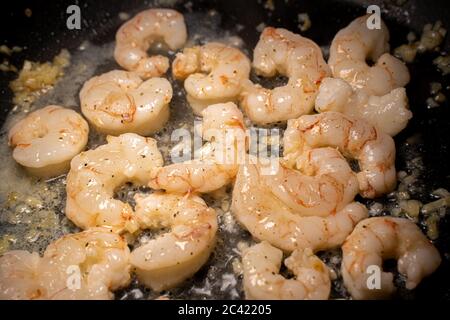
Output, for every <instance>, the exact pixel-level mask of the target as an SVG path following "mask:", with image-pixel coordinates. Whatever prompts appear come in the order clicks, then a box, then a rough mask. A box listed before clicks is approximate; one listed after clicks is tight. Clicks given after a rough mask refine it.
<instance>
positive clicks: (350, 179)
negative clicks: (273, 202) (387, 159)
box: [260, 148, 359, 217]
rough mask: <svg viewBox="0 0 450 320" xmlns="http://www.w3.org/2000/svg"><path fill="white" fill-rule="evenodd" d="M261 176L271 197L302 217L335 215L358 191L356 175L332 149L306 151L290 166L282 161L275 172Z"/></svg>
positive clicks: (337, 152)
mask: <svg viewBox="0 0 450 320" xmlns="http://www.w3.org/2000/svg"><path fill="white" fill-rule="evenodd" d="M274 171H275V170H274ZM260 179H261V181H260V182H261V183H264V184H266V185H267V187H268V188H269V189H270V191H271V193H272V194H273V195H274V196H276V197H277V198H278V199H279V200H281V201H282V202H283V203H284V204H285V205H286V206H288V207H289V208H290V209H291V210H293V212H295V213H297V214H300V215H302V216H322V217H324V216H328V215H330V214H335V213H336V212H338V211H340V210H342V209H343V208H344V207H345V205H347V204H349V203H350V202H352V201H353V199H354V198H355V196H356V195H357V194H358V191H359V186H358V180H357V178H356V174H355V173H354V172H353V171H352V169H351V168H350V166H349V164H348V163H347V161H346V160H345V158H344V157H343V156H342V155H341V154H340V153H339V151H337V150H336V149H332V148H318V149H312V150H308V151H306V152H305V153H304V154H302V155H301V156H300V157H299V158H298V159H296V164H295V166H294V167H293V168H291V167H289V166H288V164H287V163H286V162H282V163H281V165H280V166H279V169H278V170H276V172H275V173H274V174H271V175H261V177H260Z"/></svg>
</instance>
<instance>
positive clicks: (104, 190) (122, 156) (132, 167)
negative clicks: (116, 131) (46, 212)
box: [66, 133, 163, 232]
mask: <svg viewBox="0 0 450 320" xmlns="http://www.w3.org/2000/svg"><path fill="white" fill-rule="evenodd" d="M162 164H163V158H162V155H161V153H160V152H159V150H158V148H157V146H156V141H155V140H153V139H152V138H144V137H141V136H138V135H137V134H134V133H126V134H122V135H120V136H118V137H113V136H108V137H107V144H105V145H102V146H100V147H98V148H97V149H94V150H89V151H86V152H82V153H81V154H79V155H78V156H76V157H75V158H73V160H72V163H71V169H70V171H69V174H68V176H67V186H66V191H67V203H66V215H67V217H68V218H69V219H70V220H71V221H72V222H73V223H75V224H76V225H77V226H78V227H80V228H83V229H86V228H90V227H95V226H109V227H112V228H113V229H114V231H117V232H121V231H123V230H127V231H129V232H134V231H136V230H137V229H138V228H139V225H138V223H137V221H136V219H135V217H134V212H133V209H132V208H131V206H130V205H129V204H128V203H124V202H122V201H120V200H117V199H114V191H115V190H116V188H118V187H120V186H121V185H123V184H125V183H126V182H132V183H135V184H137V185H140V186H142V185H145V184H147V183H148V180H149V178H150V170H151V169H152V168H153V167H159V166H162Z"/></svg>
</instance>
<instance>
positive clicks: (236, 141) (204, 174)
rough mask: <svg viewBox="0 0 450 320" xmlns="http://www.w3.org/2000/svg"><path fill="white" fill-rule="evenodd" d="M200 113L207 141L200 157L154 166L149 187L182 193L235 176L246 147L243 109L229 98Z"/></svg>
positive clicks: (226, 181)
mask: <svg viewBox="0 0 450 320" xmlns="http://www.w3.org/2000/svg"><path fill="white" fill-rule="evenodd" d="M202 115H203V124H202V129H201V131H202V136H203V138H204V139H205V140H209V141H210V142H209V143H207V144H206V145H205V146H204V147H203V148H202V150H201V151H202V158H200V159H194V160H189V161H186V162H182V163H174V164H171V165H168V166H165V167H159V168H153V169H152V171H151V180H150V182H149V184H148V185H149V187H151V188H153V189H164V190H166V191H168V192H176V193H182V194H183V193H188V192H201V193H206V192H211V191H214V190H217V189H220V188H221V187H223V186H225V185H227V184H229V183H230V182H231V181H232V179H233V178H234V177H235V176H236V173H237V170H238V167H239V161H240V159H243V158H244V157H245V152H246V147H247V144H246V133H245V126H244V119H243V115H242V112H241V111H240V110H239V109H238V107H237V106H236V105H235V104H234V103H232V102H229V103H223V104H221V103H219V104H214V105H211V106H209V107H207V108H206V109H205V110H203V112H202ZM213 140H214V141H213Z"/></svg>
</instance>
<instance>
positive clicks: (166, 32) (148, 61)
mask: <svg viewBox="0 0 450 320" xmlns="http://www.w3.org/2000/svg"><path fill="white" fill-rule="evenodd" d="M186 39H187V31H186V25H185V23H184V18H183V15H182V14H180V13H179V12H177V11H175V10H171V9H149V10H145V11H142V12H140V13H138V14H137V15H136V16H135V17H133V18H132V19H131V20H129V21H127V22H126V23H124V24H123V25H122V26H121V27H120V28H119V30H118V31H117V34H116V47H115V50H114V58H115V59H116V61H117V63H118V64H119V65H120V66H121V67H123V68H124V69H126V70H129V71H135V72H137V73H138V74H139V76H140V77H142V78H144V79H148V78H151V77H159V76H161V75H162V74H164V73H166V71H167V69H168V68H169V59H168V58H167V57H164V56H162V55H155V56H151V57H149V56H148V55H147V50H148V49H149V48H150V46H151V45H152V44H153V43H154V42H155V41H158V40H164V43H165V44H167V46H168V47H169V48H170V49H171V50H176V49H179V48H181V47H182V46H183V45H184V43H185V42H186Z"/></svg>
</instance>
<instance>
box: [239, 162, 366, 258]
mask: <svg viewBox="0 0 450 320" xmlns="http://www.w3.org/2000/svg"><path fill="white" fill-rule="evenodd" d="M231 210H232V212H233V214H234V216H235V217H236V219H237V220H238V221H239V222H240V223H241V224H242V225H243V226H244V227H245V228H246V229H247V230H248V231H249V232H250V233H251V234H252V235H253V237H255V238H256V239H259V240H265V241H267V242H269V243H270V244H271V245H273V246H275V247H277V248H280V249H282V250H284V251H294V250H295V249H297V248H300V249H304V248H310V249H311V250H312V251H313V252H316V251H319V250H325V249H330V248H334V247H337V246H339V245H341V244H342V243H343V242H344V240H345V238H346V237H347V236H348V235H349V234H350V233H351V232H352V230H353V228H354V226H355V225H356V223H358V221H360V220H362V219H364V218H366V217H367V209H366V208H365V207H364V206H363V205H361V204H359V203H357V202H351V203H349V204H347V205H346V206H345V207H344V208H343V209H341V210H340V211H338V212H335V213H332V214H329V215H328V216H324V217H321V216H302V215H301V214H299V213H298V212H295V211H294V210H292V209H291V208H290V207H289V206H287V205H286V204H285V203H284V202H283V201H282V200H281V199H279V198H278V197H277V196H276V195H274V194H273V192H272V191H271V188H270V187H269V186H267V184H266V183H264V177H263V171H262V170H261V166H260V165H259V164H245V165H242V166H240V169H239V172H238V174H237V176H236V182H235V185H234V189H233V199H232V207H231Z"/></svg>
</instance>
